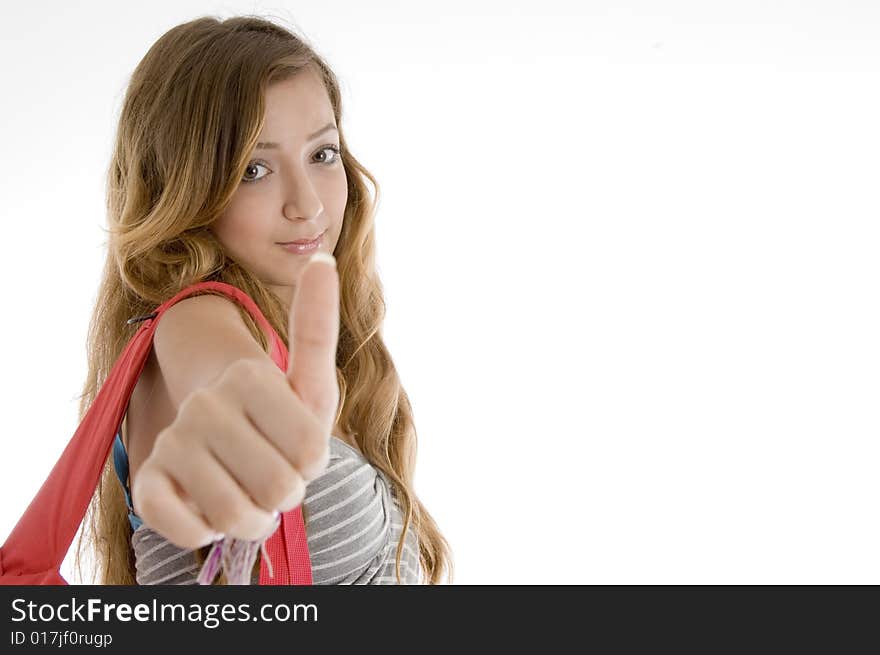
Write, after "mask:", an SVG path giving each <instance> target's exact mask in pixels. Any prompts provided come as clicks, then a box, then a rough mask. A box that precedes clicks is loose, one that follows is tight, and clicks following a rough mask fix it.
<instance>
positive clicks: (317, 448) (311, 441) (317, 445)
mask: <svg viewBox="0 0 880 655" xmlns="http://www.w3.org/2000/svg"><path fill="white" fill-rule="evenodd" d="M329 461H330V442H329V439H328V438H327V435H326V434H324V433H323V432H317V431H315V432H310V433H309V434H308V436H307V437H306V438H305V439H303V441H302V444H301V447H300V452H299V457H298V462H299V465H300V468H301V470H302V471H303V472H304V474H305V475H306V476H307V477H308V479H310V480H311V479H314V478H316V477H318V476H319V475H320V474H321V473H322V472H323V471H324V469H325V468H327V464H328V463H329Z"/></svg>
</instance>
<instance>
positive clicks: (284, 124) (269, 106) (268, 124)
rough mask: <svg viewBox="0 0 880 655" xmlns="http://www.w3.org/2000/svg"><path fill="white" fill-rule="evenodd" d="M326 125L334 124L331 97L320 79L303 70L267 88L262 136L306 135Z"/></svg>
mask: <svg viewBox="0 0 880 655" xmlns="http://www.w3.org/2000/svg"><path fill="white" fill-rule="evenodd" d="M327 122H333V107H332V105H331V104H330V96H329V95H328V94H327V89H326V88H324V84H323V83H322V82H321V79H320V78H319V77H318V76H317V75H316V74H315V73H314V72H312V71H311V70H308V69H307V70H304V71H301V72H299V73H297V74H296V75H295V76H293V77H291V78H289V79H286V80H284V81H282V82H274V83H273V84H271V85H269V88H268V89H266V113H265V126H264V128H263V133H266V134H268V133H270V132H271V133H272V134H274V135H276V136H278V137H279V138H282V137H283V134H291V135H305V134H306V133H310V132H312V131H313V130H315V129H317V128H318V127H320V126H322V125H324V124H325V123H327Z"/></svg>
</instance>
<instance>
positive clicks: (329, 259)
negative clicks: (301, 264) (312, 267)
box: [309, 252, 336, 268]
mask: <svg viewBox="0 0 880 655" xmlns="http://www.w3.org/2000/svg"><path fill="white" fill-rule="evenodd" d="M309 261H310V262H315V261H317V262H326V263H328V264H330V265H331V266H333V267H334V268H336V258H335V257H334V256H333V255H331V254H330V253H326V252H316V253H315V254H314V255H312V256H311V258H310V259H309Z"/></svg>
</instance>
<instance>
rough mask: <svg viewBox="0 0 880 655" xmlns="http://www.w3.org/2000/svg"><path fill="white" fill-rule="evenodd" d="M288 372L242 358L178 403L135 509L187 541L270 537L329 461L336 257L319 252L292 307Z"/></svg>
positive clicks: (139, 481) (136, 488)
mask: <svg viewBox="0 0 880 655" xmlns="http://www.w3.org/2000/svg"><path fill="white" fill-rule="evenodd" d="M289 326H290V331H289V340H288V343H289V344H290V348H289V352H288V367H287V371H281V370H280V369H279V368H278V366H277V365H276V364H275V363H274V362H273V361H272V360H271V359H270V358H269V357H268V356H264V358H263V359H257V358H253V359H239V360H236V361H235V362H233V363H232V364H230V365H229V366H228V367H227V368H226V369H225V370H224V372H223V374H222V375H220V376H219V377H218V378H217V379H216V380H215V381H214V382H213V383H212V384H210V385H208V386H205V387H200V388H197V389H196V390H195V391H193V392H192V393H190V394H189V395H188V396H187V397H186V398H185V399H184V401H183V402H182V403H181V404H180V406H179V408H178V411H177V415H176V418H175V419H174V421H173V422H172V423H171V424H170V425H169V426H168V427H166V428H165V429H164V430H162V431H161V432H160V433H159V434H158V436H157V437H156V439H155V442H154V444H153V448H152V450H151V452H150V455H149V456H148V457H147V458H146V459H145V460H144V463H143V465H142V466H141V468H140V471H139V473H138V475H137V478H135V479H134V480H133V481H132V497H133V499H134V502H135V503H136V505H135V511H136V512H137V513H138V514H139V515H140V517H141V519H142V520H143V521H144V523H146V524H147V525H149V526H150V527H151V528H152V529H154V530H156V531H157V532H159V533H160V534H162V535H163V536H164V537H165V538H166V539H168V540H169V541H171V542H172V543H175V544H176V545H178V546H180V547H182V548H198V547H201V546H203V545H205V544H207V543H210V542H211V541H212V540H213V539H215V538H217V536H218V533H220V534H224V535H227V536H231V537H236V538H239V539H248V540H257V539H262V538H265V537H267V536H268V535H269V534H271V531H272V530H273V529H274V528H275V525H276V514H275V512H276V511H280V512H286V511H288V510H291V509H294V508H295V507H297V506H299V505H300V504H301V503H302V501H303V499H304V498H305V490H306V483H307V482H309V481H310V480H313V479H314V478H316V477H318V476H319V475H321V473H323V471H324V470H325V469H326V467H327V464H328V462H329V457H330V449H329V446H330V443H329V441H330V433H331V431H332V430H333V424H334V418H335V416H336V410H337V406H338V404H339V387H338V385H337V380H336V346H337V340H338V335H339V276H338V273H337V270H336V266H335V260H334V259H333V258H332V257H331V256H329V255H325V254H323V253H321V254H317V255H314V256H312V258H311V259H309V261H308V262H307V263H306V265H305V267H304V268H303V270H302V271H301V273H300V278H299V280H298V282H297V287H296V292H295V294H294V298H293V302H292V303H291V307H290V321H289Z"/></svg>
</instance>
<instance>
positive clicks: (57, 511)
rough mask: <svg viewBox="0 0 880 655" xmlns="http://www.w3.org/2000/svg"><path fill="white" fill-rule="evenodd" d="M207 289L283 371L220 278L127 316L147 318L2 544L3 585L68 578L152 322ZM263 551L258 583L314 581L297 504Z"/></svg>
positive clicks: (279, 349)
mask: <svg viewBox="0 0 880 655" xmlns="http://www.w3.org/2000/svg"><path fill="white" fill-rule="evenodd" d="M204 290H212V291H217V292H220V293H222V294H224V295H226V296H228V297H229V298H232V299H233V300H235V301H237V302H238V303H239V304H241V305H242V306H244V308H245V309H246V310H247V311H248V312H249V313H250V315H251V316H252V317H253V318H254V320H255V321H256V322H257V324H258V325H259V326H260V328H261V329H262V330H263V331H264V332H265V333H266V334H267V336H268V337H269V342H270V344H271V345H272V347H271V353H270V354H271V357H272V360H273V361H274V362H275V363H276V364H277V365H278V367H279V368H281V369H282V370H284V371H286V370H287V362H288V352H287V348H286V346H285V345H284V342H283V341H282V340H281V338H280V337H279V336H278V334H277V333H276V332H275V330H274V329H273V328H272V325H271V324H270V323H269V321H268V320H266V317H265V316H264V315H263V313H262V312H261V311H260V309H259V307H257V305H256V303H254V301H253V300H252V299H251V297H250V296H248V295H247V294H246V293H244V292H243V291H242V290H241V289H238V288H237V287H234V286H232V285H230V284H226V283H224V282H198V283H195V284H192V285H190V286H188V287H186V288H185V289H183V290H181V291H180V292H178V293H177V294H176V295H175V296H174V297H172V298H170V299H169V300H167V301H165V302H164V303H162V304H161V305H159V307H158V308H157V309H156V311H155V312H154V313H153V314H150V315H148V316H146V317H137V318H135V319H130V321H129V322H135V321H139V320H142V321H144V323H143V324H142V325H141V327H140V328H139V329H138V331H137V332H135V334H134V336H132V338H131V340H130V341H129V342H128V345H127V346H126V347H125V349H124V350H123V351H122V354H121V355H120V356H119V358H118V359H117V360H116V363H115V364H114V365H113V368H112V370H111V371H110V374H109V375H108V377H107V380H106V381H105V382H104V384H103V385H102V386H101V389H100V390H99V391H98V395H97V396H96V398H95V400H94V402H93V403H92V405H91V407H90V408H89V410H88V412H86V415H85V417H84V418H83V420H82V422H81V423H80V425H79V427H78V428H77V430H76V433H75V434H74V435H73V437H72V438H71V440H70V442H69V443H68V444H67V447H66V448H65V449H64V452H63V453H62V454H61V456H60V457H59V458H58V461H57V462H56V464H55V466H54V467H53V468H52V471H51V472H50V473H49V477H48V478H47V479H46V481H45V482H44V483H43V486H42V487H40V490H39V492H37V495H36V496H35V497H34V499H33V500H32V501H31V503H30V505H28V508H27V509H26V510H25V513H24V514H23V515H22V517H21V518H20V519H19V521H18V523H17V524H16V526H15V527H14V528H13V530H12V532H11V533H10V534H9V536H8V537H7V539H6V542H5V543H4V544H3V547H2V549H0V583H2V584H67V581H66V580H64V578H63V577H62V576H61V575H60V573H59V569H60V567H61V564H62V563H63V561H64V557H65V556H66V554H67V551H68V550H69V549H70V545H71V543H72V542H73V538H74V536H75V535H76V531H77V529H78V528H79V526H80V524H81V523H82V520H83V518H84V517H85V513H86V510H87V509H88V506H89V503H90V501H91V499H92V496H93V495H94V492H95V489H96V488H97V486H98V482H99V480H100V477H101V472H102V470H103V468H104V463H105V462H106V461H107V458H108V457H109V455H110V449H111V448H112V446H113V439H114V438H115V436H116V432H117V430H118V429H119V426H120V424H121V423H122V418H123V416H124V414H125V411H126V408H127V407H128V402H129V400H130V398H131V395H132V393H133V392H134V388H135V385H136V384H137V380H138V378H139V377H140V374H141V372H142V371H143V368H144V365H145V363H146V361H147V356H148V355H149V353H150V349H151V348H152V344H153V334H154V332H155V331H156V326H157V325H158V323H159V320H160V319H161V318H162V315H163V314H164V313H165V312H166V311H167V310H168V308H170V307H171V306H172V305H174V304H175V303H177V302H179V301H180V300H183V299H184V298H186V297H188V296H191V295H193V294H194V293H198V292H200V291H204ZM266 549H267V552H268V554H269V557H270V560H271V563H272V567H273V573H274V576H273V577H272V578H270V577H269V575H268V570H267V562H266V561H265V559H264V560H263V561H262V562H261V567H260V569H261V570H260V584H312V572H311V562H310V557H309V552H308V544H307V540H306V533H305V527H304V524H303V518H302V507H301V506H300V507H297V508H295V509H293V510H290V511H288V512H284V513H283V514H282V515H281V524H280V526H279V529H278V530H276V531H275V533H274V534H273V535H272V536H271V537H269V539H268V540H267V541H266ZM264 579H265V581H264Z"/></svg>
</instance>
